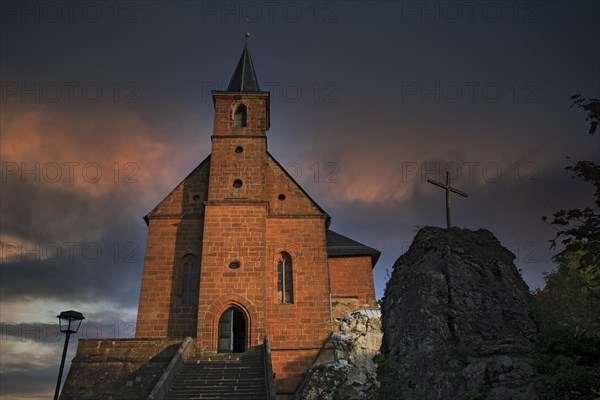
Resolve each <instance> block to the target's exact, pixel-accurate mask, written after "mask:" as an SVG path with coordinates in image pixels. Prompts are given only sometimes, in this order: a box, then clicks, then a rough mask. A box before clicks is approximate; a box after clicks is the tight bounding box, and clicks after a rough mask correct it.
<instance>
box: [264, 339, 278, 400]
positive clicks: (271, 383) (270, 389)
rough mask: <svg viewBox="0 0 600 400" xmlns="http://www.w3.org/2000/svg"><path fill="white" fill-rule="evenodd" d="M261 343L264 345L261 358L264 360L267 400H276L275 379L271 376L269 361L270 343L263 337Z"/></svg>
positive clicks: (271, 363)
mask: <svg viewBox="0 0 600 400" xmlns="http://www.w3.org/2000/svg"><path fill="white" fill-rule="evenodd" d="M263 343H264V347H263V357H264V360H265V362H264V364H265V381H266V385H267V399H268V400H275V398H276V393H275V377H274V374H273V362H272V360H271V343H270V341H269V337H268V336H265V338H264V340H263Z"/></svg>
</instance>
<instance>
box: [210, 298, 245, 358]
mask: <svg viewBox="0 0 600 400" xmlns="http://www.w3.org/2000/svg"><path fill="white" fill-rule="evenodd" d="M247 330H248V324H247V323H246V316H245V315H244V313H243V312H242V310H240V309H239V308H237V307H235V306H231V307H229V308H228V309H227V310H225V312H224V313H223V314H222V315H221V317H220V318H219V342H218V344H217V351H218V352H219V353H244V352H245V351H246V336H247Z"/></svg>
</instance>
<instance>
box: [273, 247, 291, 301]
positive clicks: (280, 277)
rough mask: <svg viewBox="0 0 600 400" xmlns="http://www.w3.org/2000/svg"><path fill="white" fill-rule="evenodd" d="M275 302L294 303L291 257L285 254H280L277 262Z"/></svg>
mask: <svg viewBox="0 0 600 400" xmlns="http://www.w3.org/2000/svg"><path fill="white" fill-rule="evenodd" d="M277 302H278V303H288V304H291V303H293V302H294V284H293V275H292V257H290V255H289V254H288V253H286V252H282V253H281V255H280V257H279V260H278V261H277Z"/></svg>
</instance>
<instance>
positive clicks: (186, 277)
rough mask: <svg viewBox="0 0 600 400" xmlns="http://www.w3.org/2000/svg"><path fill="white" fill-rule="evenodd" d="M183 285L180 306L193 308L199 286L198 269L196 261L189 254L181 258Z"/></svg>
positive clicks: (196, 300)
mask: <svg viewBox="0 0 600 400" xmlns="http://www.w3.org/2000/svg"><path fill="white" fill-rule="evenodd" d="M181 261H182V268H183V274H182V278H183V282H182V283H183V285H182V291H181V304H182V305H184V306H194V305H196V304H198V286H199V284H200V268H199V265H198V259H197V258H196V256H193V255H191V254H189V255H187V256H185V257H183V259H182V260H181Z"/></svg>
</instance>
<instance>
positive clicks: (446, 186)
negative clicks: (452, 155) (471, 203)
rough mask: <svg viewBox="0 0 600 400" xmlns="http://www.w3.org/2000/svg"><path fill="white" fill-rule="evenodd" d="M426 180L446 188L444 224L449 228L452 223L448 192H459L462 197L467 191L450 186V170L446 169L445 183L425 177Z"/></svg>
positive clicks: (465, 195)
mask: <svg viewBox="0 0 600 400" xmlns="http://www.w3.org/2000/svg"><path fill="white" fill-rule="evenodd" d="M427 182H429V183H433V184H434V185H435V186H439V187H441V188H442V189H445V190H446V224H447V226H448V229H450V227H451V226H452V224H451V223H450V192H454V193H456V194H460V195H461V196H464V197H469V195H468V194H467V193H465V192H463V191H462V190H458V189H456V188H453V187H452V186H450V172H448V171H446V184H445V185H444V184H443V183H440V182H438V181H434V180H433V179H427Z"/></svg>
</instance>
